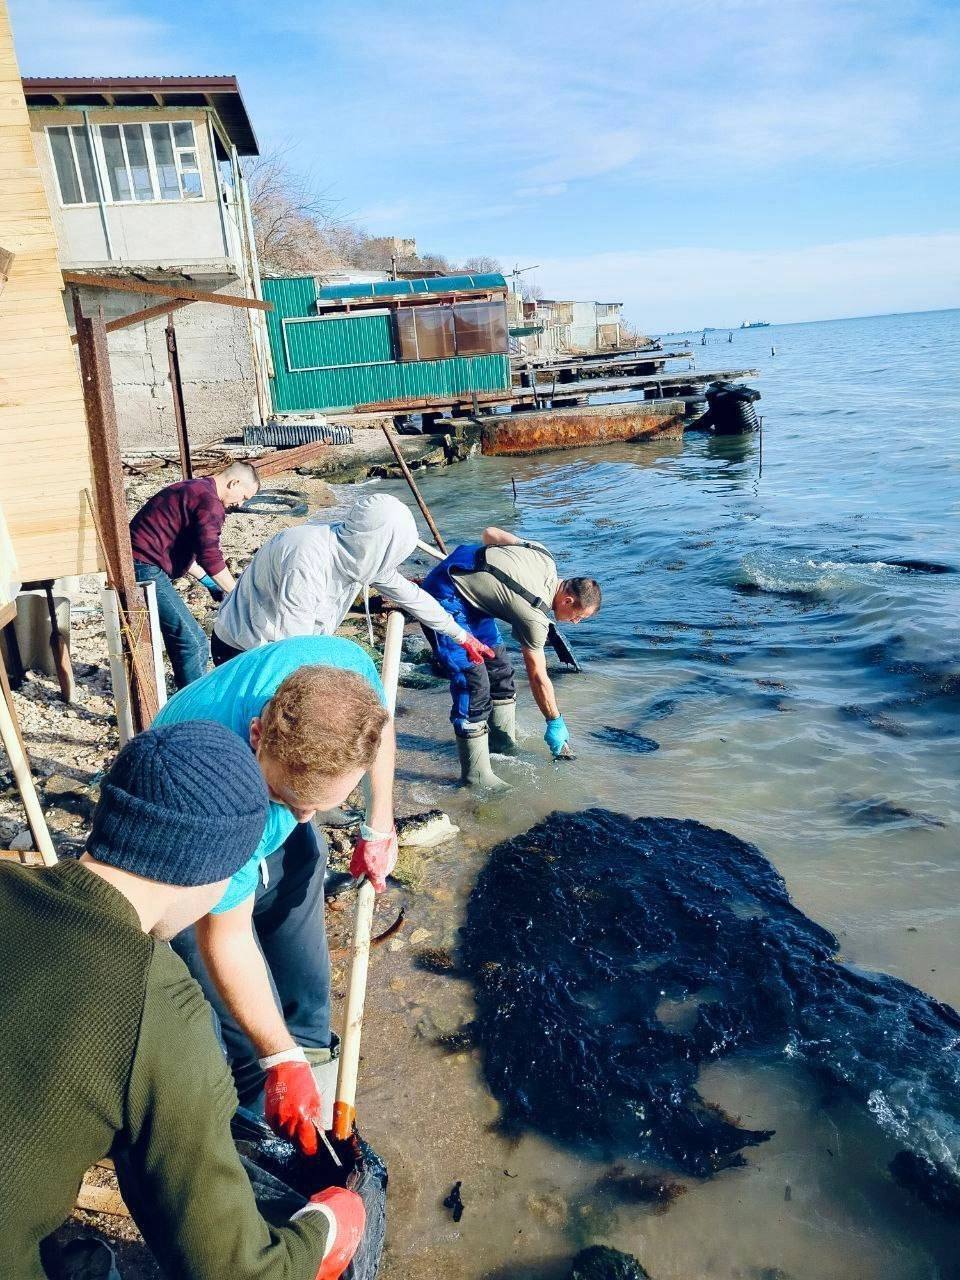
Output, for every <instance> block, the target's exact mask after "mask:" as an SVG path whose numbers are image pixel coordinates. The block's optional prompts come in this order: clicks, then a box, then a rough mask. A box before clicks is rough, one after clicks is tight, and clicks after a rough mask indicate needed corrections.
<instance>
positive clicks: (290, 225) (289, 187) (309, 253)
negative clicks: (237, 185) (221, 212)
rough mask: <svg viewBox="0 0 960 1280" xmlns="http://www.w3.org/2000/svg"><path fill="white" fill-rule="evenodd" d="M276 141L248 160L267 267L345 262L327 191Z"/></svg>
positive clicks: (325, 266)
mask: <svg viewBox="0 0 960 1280" xmlns="http://www.w3.org/2000/svg"><path fill="white" fill-rule="evenodd" d="M290 151H291V148H290V147H289V146H286V147H284V146H280V147H276V148H274V149H273V150H271V151H268V152H266V153H265V154H264V155H261V156H255V157H252V158H251V159H249V160H247V161H246V163H245V164H244V174H245V177H246V179H247V185H248V186H249V188H250V212H251V214H252V215H253V233H254V238H255V239H256V242H257V254H258V256H259V258H260V262H261V264H262V266H263V267H264V268H265V269H266V270H268V271H271V270H272V271H285V272H291V273H300V272H313V271H316V272H323V271H329V270H332V269H334V270H335V269H336V268H337V267H340V266H342V262H343V259H342V258H341V256H340V252H339V249H340V246H339V244H338V236H337V234H336V230H337V222H336V219H335V218H334V211H335V204H334V201H333V200H332V199H331V198H330V196H329V194H328V193H327V192H325V191H321V190H319V189H318V188H317V186H316V185H315V183H314V182H313V180H312V179H311V178H310V177H309V176H308V175H304V174H302V173H300V172H298V171H297V170H296V169H295V168H294V167H293V165H291V164H290V161H289V156H290Z"/></svg>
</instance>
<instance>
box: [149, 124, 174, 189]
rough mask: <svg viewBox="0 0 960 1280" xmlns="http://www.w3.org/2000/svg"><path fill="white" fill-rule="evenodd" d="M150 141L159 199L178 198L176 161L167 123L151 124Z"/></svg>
mask: <svg viewBox="0 0 960 1280" xmlns="http://www.w3.org/2000/svg"><path fill="white" fill-rule="evenodd" d="M150 141H151V142H152V143H153V159H154V163H155V164H156V166H157V177H158V178H159V180H160V199H161V200H179V199H180V179H179V177H178V176H177V163H176V161H175V160H174V158H173V143H172V142H171V141H170V126H169V125H168V124H152V125H151V126H150Z"/></svg>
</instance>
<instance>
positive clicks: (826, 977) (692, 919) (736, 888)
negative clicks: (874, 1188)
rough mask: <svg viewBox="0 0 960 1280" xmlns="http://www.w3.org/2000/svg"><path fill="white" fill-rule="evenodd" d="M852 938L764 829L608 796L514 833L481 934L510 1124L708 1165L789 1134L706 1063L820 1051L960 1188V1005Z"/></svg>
mask: <svg viewBox="0 0 960 1280" xmlns="http://www.w3.org/2000/svg"><path fill="white" fill-rule="evenodd" d="M836 952H837V942H836V939H835V938H834V937H833V936H832V935H831V934H830V933H829V932H828V931H827V930H826V929H823V928H821V927H820V926H819V925H817V924H815V923H814V922H813V921H812V920H809V919H807V917H806V916H804V915H803V914H802V912H800V911H798V910H797V909H796V907H794V906H793V904H792V903H791V902H790V899H789V897H788V895H787V892H786V888H785V885H784V882H783V880H782V878H781V877H780V875H779V874H778V873H777V871H776V870H775V869H774V868H773V867H772V866H771V864H770V863H769V862H768V861H767V860H766V858H764V856H763V855H762V854H761V853H760V851H759V850H758V849H757V848H755V847H754V846H753V845H749V844H746V843H745V842H744V841H742V840H739V839H737V838H736V837H735V836H732V835H730V834H729V833H727V832H724V831H717V830H714V829H712V828H710V827H706V826H704V825H702V824H701V823H698V822H693V821H689V820H684V821H681V820H677V819H667V818H639V819H636V820H632V819H630V818H627V817H624V816H622V815H620V814H616V813H611V812H610V811H608V810H604V809H589V810H586V811H585V812H583V813H579V814H561V813H555V814H552V815H551V816H550V817H549V818H547V819H545V820H544V821H543V822H541V823H538V824H537V825H536V826H535V827H533V828H531V830H530V831H528V832H526V833H525V834H523V835H521V836H517V837H516V838H514V839H513V840H508V841H505V842H504V843H502V844H500V845H498V846H497V847H496V848H495V849H494V850H493V852H492V854H491V856H490V860H489V862H488V864H487V866H486V867H485V869H484V871H483V872H482V873H481V875H480V878H479V880H478V882H477V885H476V888H475V889H474V892H473V894H472V896H471V899H470V902H469V904H468V910H467V918H466V922H465V927H464V937H463V946H462V958H463V963H464V967H465V969H466V970H467V972H468V973H469V974H470V975H471V976H472V977H473V979H474V981H475V984H476V988H477V1004H478V1013H479V1018H478V1034H479V1039H480V1043H481V1044H482V1047H483V1049H484V1060H485V1071H486V1076H487V1080H488V1082H489V1085H490V1088H491V1090H492V1091H493V1093H494V1094H495V1095H496V1097H497V1098H498V1099H499V1100H500V1102H501V1104H502V1108H503V1114H504V1120H505V1122H506V1123H507V1124H512V1125H513V1126H515V1127H523V1126H529V1127H531V1128H534V1129H537V1130H539V1131H540V1132H542V1133H545V1134H547V1135H549V1136H550V1137H552V1138H554V1139H556V1140H557V1141H559V1142H563V1143H566V1144H570V1145H574V1146H576V1147H577V1148H578V1149H580V1150H586V1151H589V1152H590V1153H591V1154H593V1155H594V1156H596V1157H598V1158H607V1159H609V1158H619V1159H623V1158H633V1159H641V1160H647V1161H656V1162H660V1163H665V1164H668V1165H670V1166H672V1167H674V1168H677V1169H680V1170H682V1171H683V1172H685V1173H688V1174H692V1175H697V1176H706V1175H709V1174H712V1173H714V1172H716V1171H717V1170H719V1169H722V1168H724V1167H726V1166H730V1165H736V1164H742V1163H744V1157H743V1152H744V1150H745V1149H746V1148H749V1147H751V1146H754V1145H756V1144H758V1143H761V1142H763V1141H765V1140H766V1139H767V1138H768V1137H770V1133H769V1132H765V1131H758V1130H753V1129H748V1128H745V1127H742V1126H741V1125H740V1124H739V1123H738V1122H737V1120H736V1119H734V1118H732V1117H730V1116H727V1115H724V1114H723V1113H722V1112H720V1111H719V1110H718V1109H716V1108H715V1107H713V1106H711V1105H710V1104H709V1103H707V1102H706V1101H705V1100H704V1099H703V1098H702V1097H701V1096H700V1095H699V1093H698V1092H697V1087H696V1082H697V1076H698V1073H699V1070H700V1068H701V1066H702V1065H705V1064H707V1063H710V1062H713V1061H716V1060H718V1059H722V1058H725V1057H728V1056H729V1055H731V1054H735V1053H738V1052H746V1051H749V1052H751V1053H752V1054H757V1053H762V1054H763V1055H765V1056H766V1057H767V1058H768V1059H769V1060H776V1059H781V1060H782V1059H788V1060H792V1061H795V1062H800V1063H803V1064H805V1065H806V1066H807V1067H809V1068H810V1069H811V1070H813V1071H814V1072H815V1073H816V1074H817V1076H818V1078H819V1079H820V1080H821V1081H822V1082H823V1083H825V1084H828V1085H830V1086H831V1087H832V1088H833V1089H835V1090H839V1091H841V1092H843V1093H844V1094H846V1095H847V1096H848V1097H852V1098H853V1099H855V1100H857V1101H859V1102H860V1103H861V1104H862V1105H864V1106H865V1107H867V1108H868V1110H869V1111H870V1113H871V1114H872V1115H873V1117H874V1119H875V1120H876V1121H877V1122H878V1123H879V1125H880V1126H881V1127H882V1128H883V1129H884V1130H885V1132H887V1133H888V1134H892V1135H893V1136H895V1138H896V1139H897V1140H898V1143H899V1145H900V1146H902V1147H904V1148H905V1149H906V1150H907V1151H911V1152H914V1153H915V1154H916V1155H918V1156H922V1157H923V1160H924V1161H925V1162H926V1163H925V1164H924V1166H923V1167H924V1168H925V1169H926V1170H927V1173H928V1175H929V1172H930V1168H929V1167H931V1166H932V1168H933V1170H935V1171H936V1173H937V1174H938V1175H939V1178H940V1179H941V1181H942V1180H946V1181H947V1182H949V1183H951V1184H954V1185H958V1186H960V1178H958V1157H960V1087H958V1086H960V1061H958V1054H957V1052H956V1049H955V1046H956V1044H957V1042H958V1036H960V1017H958V1015H957V1014H956V1013H955V1012H954V1010H952V1009H950V1008H949V1007H947V1006H945V1005H942V1004H940V1003H938V1002H937V1001H936V1000H933V999H931V998H930V997H929V996H926V995H924V994H923V992H921V991H918V990H916V988H914V987H911V986H908V985H907V984H906V983H904V982H900V981H898V980H897V979H895V978H890V977H886V976H884V975H881V974H869V973H863V972H859V971H855V970H853V969H850V968H847V967H846V966H844V965H842V964H840V963H838V961H837V959H836ZM911 1167H913V1164H911V1162H901V1167H900V1169H899V1171H898V1172H899V1173H900V1175H901V1180H902V1181H909V1178H908V1177H905V1176H904V1175H905V1174H908V1173H909V1169H910V1168H911ZM930 1181H931V1179H930V1177H929V1176H928V1177H927V1179H926V1184H924V1180H921V1179H917V1180H916V1183H915V1184H913V1189H914V1190H916V1191H917V1193H918V1194H924V1189H925V1185H929V1183H930ZM931 1198H932V1197H931ZM943 1202H944V1198H943V1195H942V1192H941V1194H940V1203H941V1205H942V1204H943Z"/></svg>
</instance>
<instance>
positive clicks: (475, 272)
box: [463, 253, 503, 276]
mask: <svg viewBox="0 0 960 1280" xmlns="http://www.w3.org/2000/svg"><path fill="white" fill-rule="evenodd" d="M463 269H464V271H468V272H469V273H470V275H472V276H482V275H486V274H487V273H488V272H497V273H498V274H500V275H502V274H503V268H502V267H501V265H500V263H499V262H498V261H497V259H496V258H491V257H489V256H487V255H486V254H482V253H481V254H479V255H478V256H477V257H475V258H467V260H466V262H465V263H464V264H463Z"/></svg>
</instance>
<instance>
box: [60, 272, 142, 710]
mask: <svg viewBox="0 0 960 1280" xmlns="http://www.w3.org/2000/svg"><path fill="white" fill-rule="evenodd" d="M73 313H74V319H75V327H76V331H77V353H78V355H79V357H80V379H81V382H82V383H83V400H84V407H85V409H86V414H87V431H88V434H89V437H90V458H91V462H92V464H93V480H94V487H95V502H96V511H95V512H94V515H95V517H96V527H97V534H98V538H99V539H100V545H101V552H102V555H103V558H104V561H105V567H106V571H107V578H108V580H109V581H110V584H111V585H112V586H113V587H115V588H116V591H117V593H118V595H119V597H120V608H121V609H122V610H123V612H124V613H125V615H126V617H127V619H128V621H129V627H128V629H127V632H126V635H125V639H126V642H127V648H128V650H129V652H128V659H129V663H130V696H131V702H132V705H133V716H134V724H135V727H136V729H137V732H139V731H140V730H141V729H146V728H147V727H148V726H149V724H150V722H151V721H152V720H153V717H154V716H155V715H156V713H157V704H158V699H157V690H156V680H155V677H154V674H153V672H154V662H153V647H152V645H151V643H150V624H149V619H148V615H147V607H146V601H145V600H144V597H143V592H142V591H141V590H140V588H139V586H138V585H137V580H136V576H135V574H134V569H133V550H132V548H131V546H130V522H129V518H128V516H127V503H126V499H125V497H124V492H123V466H122V463H121V461H120V441H119V437H118V434H117V410H116V405H115V404H114V399H113V383H112V382H111V379H110V355H109V352H108V349H107V333H106V326H105V324H104V319H103V308H102V307H100V308H98V309H97V315H96V316H93V317H87V316H84V314H83V310H82V308H81V306H80V296H79V292H78V290H77V289H74V290H73Z"/></svg>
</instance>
